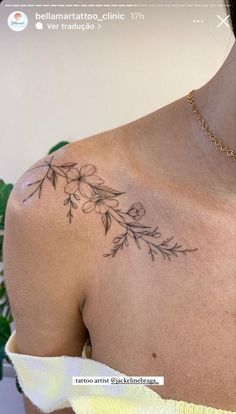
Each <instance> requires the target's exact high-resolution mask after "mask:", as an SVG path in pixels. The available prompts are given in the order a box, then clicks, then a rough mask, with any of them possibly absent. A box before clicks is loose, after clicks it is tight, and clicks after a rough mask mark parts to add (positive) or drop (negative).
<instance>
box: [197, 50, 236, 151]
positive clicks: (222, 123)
mask: <svg viewBox="0 0 236 414" xmlns="http://www.w3.org/2000/svg"><path fill="white" fill-rule="evenodd" d="M195 102H196V106H197V108H198V110H199V112H200V113H201V114H202V116H203V117H204V118H205V120H206V121H207V123H208V124H209V127H210V128H211V129H212V130H213V132H214V133H215V134H216V135H217V136H218V138H219V139H221V140H222V141H223V143H224V144H226V145H228V147H229V148H230V149H234V150H235V151H236V42H235V43H234V45H233V47H232V49H231V51H230V53H229V55H228V57H227V59H226V60H225V62H224V63H223V65H222V66H221V68H220V69H219V71H218V72H217V73H216V75H215V76H214V77H213V78H212V79H211V80H210V81H209V82H208V83H206V84H205V85H203V86H202V87H201V88H199V89H197V91H196V92H195Z"/></svg>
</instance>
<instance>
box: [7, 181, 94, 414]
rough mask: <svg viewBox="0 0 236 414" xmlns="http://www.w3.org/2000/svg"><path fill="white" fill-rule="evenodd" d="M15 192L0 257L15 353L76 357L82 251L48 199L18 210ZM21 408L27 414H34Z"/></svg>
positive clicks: (81, 333) (82, 330)
mask: <svg viewBox="0 0 236 414" xmlns="http://www.w3.org/2000/svg"><path fill="white" fill-rule="evenodd" d="M21 190H22V197H24V194H23V185H21V187H20V188H19V185H18V187H17V188H16V189H15V190H13V192H12V194H11V196H10V199H9V202H8V206H7V215H6V226H5V235H4V252H3V259H4V274H5V281H6V287H7V292H8V296H9V300H10V305H11V310H12V314H13V318H14V323H15V329H16V343H17V348H18V351H19V353H22V354H28V355H36V356H60V355H68V356H80V355H81V352H82V349H83V345H84V343H85V340H86V337H87V335H88V331H87V329H86V327H85V325H84V323H83V319H82V316H81V312H80V307H81V304H82V303H83V300H84V275H85V273H84V271H83V269H84V268H85V266H84V261H85V257H84V247H83V245H82V243H81V244H80V240H79V239H80V237H79V236H78V238H77V243H76V244H75V242H74V241H75V239H74V230H72V229H69V228H68V227H66V226H69V225H68V224H67V223H66V224H65V223H64V222H63V220H61V218H60V217H61V215H60V212H59V211H57V208H58V203H57V202H56V200H55V199H53V198H52V196H51V195H50V194H48V197H47V193H46V194H44V201H43V200H42V199H37V198H35V199H32V200H31V201H30V200H29V201H30V202H29V203H28V204H25V205H22V204H21V202H20V198H21V197H20V196H21ZM50 197H51V198H50ZM50 374H51V375H53V373H49V375H50ZM26 404H27V410H28V412H27V414H34V413H37V411H35V410H34V408H33V406H32V405H31V403H30V402H29V401H28V402H27V403H26ZM56 412H58V413H64V412H65V413H67V412H68V414H69V413H70V412H71V413H73V411H68V409H67V411H63V410H61V411H56Z"/></svg>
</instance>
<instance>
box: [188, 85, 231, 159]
mask: <svg viewBox="0 0 236 414" xmlns="http://www.w3.org/2000/svg"><path fill="white" fill-rule="evenodd" d="M194 92H195V89H193V90H192V91H191V92H189V94H188V102H189V104H190V105H191V106H192V110H193V112H194V113H195V114H196V117H197V120H198V122H199V124H200V126H201V129H202V131H203V132H204V134H205V135H207V136H208V138H209V139H210V140H211V141H212V142H213V143H214V144H215V145H216V147H217V148H219V149H220V150H221V151H222V152H224V153H225V154H226V155H227V156H228V157H230V158H231V159H233V160H234V161H236V152H235V151H234V150H232V149H230V148H229V147H228V146H227V145H225V144H224V143H223V142H222V141H221V139H219V138H218V137H217V136H216V135H215V134H214V132H212V130H211V129H210V127H209V125H208V124H207V122H206V121H205V119H204V118H203V117H202V115H201V114H200V112H199V111H198V110H197V108H196V104H195V101H194Z"/></svg>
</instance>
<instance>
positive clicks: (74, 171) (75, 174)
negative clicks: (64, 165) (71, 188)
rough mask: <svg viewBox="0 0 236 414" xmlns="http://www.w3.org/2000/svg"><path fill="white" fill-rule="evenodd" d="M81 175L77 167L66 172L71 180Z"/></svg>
mask: <svg viewBox="0 0 236 414" xmlns="http://www.w3.org/2000/svg"><path fill="white" fill-rule="evenodd" d="M79 176H80V174H79V170H77V168H70V169H69V170H68V171H67V172H66V177H67V178H68V179H69V180H76V179H78V178H79Z"/></svg>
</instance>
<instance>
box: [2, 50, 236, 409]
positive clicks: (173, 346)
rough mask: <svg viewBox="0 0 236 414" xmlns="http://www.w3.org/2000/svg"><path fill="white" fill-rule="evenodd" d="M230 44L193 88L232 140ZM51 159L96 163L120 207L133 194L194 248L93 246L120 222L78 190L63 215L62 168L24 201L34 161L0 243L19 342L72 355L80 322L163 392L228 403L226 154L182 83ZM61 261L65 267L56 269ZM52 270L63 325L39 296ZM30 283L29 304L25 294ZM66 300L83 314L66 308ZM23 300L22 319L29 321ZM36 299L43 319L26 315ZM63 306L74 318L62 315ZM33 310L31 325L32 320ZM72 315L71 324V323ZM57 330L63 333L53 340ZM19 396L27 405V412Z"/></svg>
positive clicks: (231, 289)
mask: <svg viewBox="0 0 236 414" xmlns="http://www.w3.org/2000/svg"><path fill="white" fill-rule="evenodd" d="M235 57H236V46H235V44H234V46H233V48H232V50H231V53H230V55H229V56H228V59H227V60H226V62H224V64H223V66H222V67H221V68H220V70H219V72H218V73H217V74H216V76H215V77H214V78H212V79H211V80H210V81H209V82H208V83H207V84H206V85H204V86H203V87H202V88H200V89H198V90H197V92H196V104H197V106H198V107H199V109H200V112H202V114H203V115H204V117H205V119H206V120H207V121H208V123H209V126H210V127H211V128H212V130H213V132H215V133H217V135H218V136H219V138H221V139H222V140H223V141H224V142H225V144H227V145H228V146H229V147H232V148H233V149H235V148H236V124H235V122H236V116H235V115H236V99H235V97H236V80H235ZM46 160H49V157H46ZM54 161H55V163H57V165H61V164H62V163H65V162H71V161H73V162H78V165H79V166H80V167H81V166H83V165H86V164H92V165H95V166H96V168H97V175H99V177H102V178H103V179H104V180H105V183H106V185H108V186H110V187H114V188H115V189H116V190H119V191H121V192H125V194H123V195H120V196H119V197H117V199H119V203H120V207H121V208H122V209H123V210H127V209H128V207H129V206H130V205H131V204H132V203H134V202H141V203H142V204H143V206H144V207H145V215H144V217H143V218H142V221H141V222H142V223H144V224H146V225H148V226H149V225H150V226H152V227H154V226H156V225H158V226H159V229H160V231H161V233H162V235H163V237H169V236H172V235H174V237H175V240H177V241H178V242H179V243H181V244H183V245H184V246H185V247H188V248H195V247H196V248H197V249H198V250H196V251H195V252H192V253H188V254H187V255H180V256H178V257H173V259H171V261H170V262H169V261H168V260H166V261H164V260H163V258H162V257H161V255H159V256H157V258H156V260H155V261H154V262H152V261H151V259H150V257H149V255H148V254H147V249H145V246H142V248H141V249H138V248H137V246H135V244H134V245H132V244H130V245H129V246H128V247H125V248H124V249H123V250H121V251H120V252H119V253H118V254H117V255H116V256H115V257H104V256H103V254H104V253H107V252H108V251H109V250H110V248H111V246H112V239H113V238H114V237H116V236H117V235H118V234H119V233H120V226H119V225H118V223H117V222H113V224H112V226H111V228H110V230H109V232H107V234H106V236H105V235H104V228H103V226H102V223H101V217H100V216H99V214H98V213H96V212H94V211H93V212H90V213H87V214H86V213H83V211H82V210H81V205H82V203H80V204H81V205H80V204H79V208H78V209H76V210H75V214H74V215H75V218H76V219H75V220H74V221H73V222H72V223H71V224H69V223H68V221H66V217H65V210H64V208H63V204H62V203H61V202H62V198H63V196H64V184H63V183H62V180H61V181H60V182H59V184H58V187H57V189H56V191H54V190H53V188H51V187H48V186H45V188H44V189H43V191H42V196H41V198H40V200H39V199H38V198H37V197H31V198H30V199H28V201H26V202H25V203H23V205H22V200H23V199H24V198H25V197H26V196H27V195H29V193H30V192H29V187H28V188H27V184H29V183H30V182H31V181H33V180H34V179H39V178H40V177H41V175H42V173H41V171H42V170H41V171H40V169H38V170H37V169H36V170H34V171H26V173H25V174H24V175H23V176H22V177H21V178H20V179H19V181H18V183H17V185H16V187H15V189H14V193H13V194H12V196H11V199H10V200H9V206H8V213H7V214H8V215H7V229H6V231H7V237H6V246H5V256H6V262H5V266H6V274H7V284H8V290H9V296H10V300H11V302H12V307H13V312H14V316H15V319H16V326H18V336H17V338H18V339H17V343H18V345H19V349H20V352H22V353H32V354H33V355H34V354H35V355H36V354H37V355H39V354H42V355H45V354H47V355H54V354H58V353H59V352H60V354H63V353H64V352H65V353H66V354H69V355H76V354H77V351H78V354H80V353H81V349H82V345H83V343H84V340H85V337H86V334H87V332H89V334H90V338H91V343H92V358H93V359H95V360H97V361H101V362H104V363H106V364H107V365H109V366H111V367H113V368H114V369H117V370H119V371H121V372H126V373H127V374H128V375H164V377H165V386H163V387H161V388H160V387H152V388H153V389H154V390H155V391H157V392H158V393H159V394H160V395H161V396H162V397H163V398H171V399H176V400H184V401H188V402H194V403H196V404H202V405H208V406H210V407H215V408H222V409H226V410H235V409H236V397H235V396H234V395H235V376H236V373H235V366H236V356H235V352H234V348H235V343H236V342H235V341H236V327H235V322H236V309H235V303H236V300H235V299H236V291H235V248H236V238H235V227H236V226H235V207H236V196H235V183H236V182H235V162H233V161H232V160H230V159H228V158H227V157H226V156H225V155H224V154H223V153H222V152H220V151H219V150H218V149H217V148H216V147H215V146H214V145H213V144H212V142H210V141H209V140H208V138H207V137H206V136H205V135H204V134H203V133H202V131H201V129H200V128H199V125H198V123H197V121H196V119H195V117H194V114H193V113H192V111H191V107H190V106H189V104H188V102H187V99H186V96H184V97H183V98H181V99H179V100H177V101H175V102H173V103H171V104H170V105H167V106H165V107H163V108H161V109H159V110H157V111H154V112H153V113H151V114H148V115H147V116H144V117H143V118H140V119H138V120H135V121H134V122H131V123H129V124H127V125H124V126H121V127H119V128H115V129H114V130H111V131H107V132H104V133H102V134H98V135H95V136H93V137H89V138H87V139H83V140H80V141H76V142H74V143H72V144H70V145H69V146H66V147H65V148H64V149H61V150H59V151H57V152H56V153H55V158H54ZM41 163H42V160H40V161H39V162H38V163H36V164H35V166H37V165H40V164H41ZM81 199H82V197H81ZM83 201H85V200H83ZM49 206H50V207H49ZM49 230H50V231H49ZM22 232H23V234H24V240H25V245H30V246H32V248H31V251H30V254H28V253H27V251H26V250H22V247H19V243H17V241H18V238H19V234H22ZM55 234H60V235H61V237H62V238H63V239H64V244H62V242H61V237H60V238H56V240H55V237H53V235H55ZM43 245H45V246H46V247H45V248H44V247H43ZM39 249H40V254H41V256H40V265H39V262H38V259H37V254H38V251H39ZM48 257H50V258H51V260H50V261H49V260H48V259H47V258H48ZM67 257H70V261H69V262H68V261H67V260H66V258H67ZM36 263H37V265H36ZM63 266H64V268H63V273H65V274H66V275H70V278H69V279H65V276H64V274H63V275H61V273H60V272H61V268H62V267H63ZM38 267H39V268H40V271H39V273H37V272H38V270H37V268H38ZM78 269H79V270H80V271H79V272H78ZM20 272H21V273H20ZM16 273H17V274H20V275H21V277H20V281H19V280H18V279H19V278H18V279H17V278H16V276H15V274H16ZM25 274H28V275H33V281H31V279H30V278H27V280H25V276H24V275H25ZM58 275H59V276H58ZM60 277H61V279H62V280H63V282H66V281H67V283H69V282H70V283H69V287H68V290H67V293H66V295H67V296H66V297H67V299H68V301H67V303H66V304H63V306H64V308H63V314H64V315H65V317H64V318H63V323H64V325H60V324H59V322H58V319H57V316H56V311H55V312H53V307H52V304H51V303H50V304H48V306H45V309H42V307H41V303H42V299H43V300H44V301H46V298H45V297H44V296H43V298H42V295H43V293H41V291H42V286H45V284H46V283H47V286H48V290H49V292H51V297H53V295H54V297H56V298H57V300H56V299H55V303H54V302H53V301H52V302H53V303H54V306H55V308H56V305H57V301H59V299H60V298H62V297H63V295H65V284H64V283H60V284H58V279H59V280H60ZM26 285H27V286H28V288H27V289H29V290H26V288H25V286H26ZM55 286H56V291H55ZM76 287H77V291H76V294H75V290H76ZM50 289H51V290H50ZM36 292H37V293H36ZM30 294H31V295H32V297H33V298H34V300H33V302H34V304H33V305H32V299H31V300H30V299H28V300H26V299H27V298H28V297H29V296H30ZM70 297H71V298H72V299H73V300H70V299H69V298H70ZM20 299H21V300H20ZM76 301H77V303H78V307H79V309H80V314H81V318H79V316H78V315H76V314H73V311H72V305H71V303H76ZM24 303H26V305H24ZM60 303H61V302H60ZM46 304H47V301H46ZM49 305H50V306H49ZM24 306H27V312H30V315H31V320H32V321H34V323H31V324H30V323H29V321H27V318H26V317H25V315H26V314H27V312H26V310H25V309H24ZM39 309H40V312H41V318H42V321H44V320H45V319H46V318H47V320H48V326H47V327H45V326H44V325H43V322H42V321H41V320H40V321H38V318H39V316H38V310H39ZM49 309H50V312H48V310H49ZM56 310H57V309H56ZM44 312H45V313H44ZM23 315H24V318H23ZM70 315H71V319H73V317H74V321H75V322H74V325H73V324H72V322H71V323H70V324H69V325H70V326H69V327H68V328H65V326H67V325H68V321H69V316H70ZM72 315H74V316H73V317H72ZM77 317H78V321H77V320H76V318H77ZM50 318H51V319H50ZM35 321H38V324H39V325H40V323H41V324H42V331H41V332H40V333H39V330H38V329H37V326H36V327H35V326H34V325H37V324H36V323H35ZM55 321H56V323H55ZM60 323H62V322H60ZM54 326H55V328H53V335H52V336H50V332H51V330H52V327H54ZM73 326H78V332H76V334H75V333H74V332H72V331H73ZM62 329H63V332H64V334H65V338H68V340H65V339H64V341H63V342H62V343H61V342H60V340H61V339H60V338H61V332H62ZM69 329H70V331H69ZM42 332H43V333H42ZM53 338H54V342H53ZM69 338H71V340H69ZM55 341H57V342H56V343H55ZM68 342H70V345H68ZM117 344H119V346H117ZM222 377H223V378H224V384H222V380H221V378H222ZM30 404H31V403H29V402H28V405H27V414H34V413H35V412H34V411H33V409H34V408H33V407H32V406H31V405H30ZM36 412H37V411H36ZM56 412H58V414H59V413H61V414H62V413H64V411H60V410H59V411H56ZM66 412H67V411H66ZM69 412H73V411H68V413H69Z"/></svg>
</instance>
